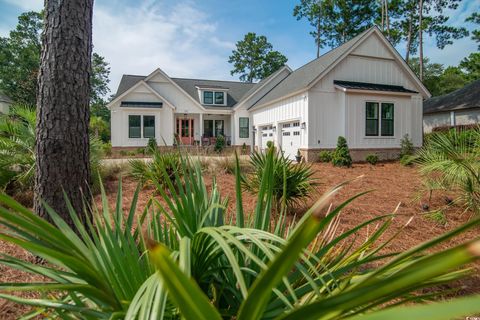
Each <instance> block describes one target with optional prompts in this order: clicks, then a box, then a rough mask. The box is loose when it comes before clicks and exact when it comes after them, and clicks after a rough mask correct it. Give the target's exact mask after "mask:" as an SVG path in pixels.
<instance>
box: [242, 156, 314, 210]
mask: <svg viewBox="0 0 480 320" xmlns="http://www.w3.org/2000/svg"><path fill="white" fill-rule="evenodd" d="M269 154H272V157H273V177H272V179H273V181H274V182H273V190H272V192H273V193H272V194H273V198H274V204H275V206H276V208H277V210H278V209H280V208H281V206H282V205H283V206H284V207H286V208H291V207H293V206H294V205H299V204H301V203H304V201H305V200H306V199H307V198H308V197H309V196H310V194H311V192H312V191H313V187H314V186H316V185H317V180H316V179H315V178H313V170H312V168H311V165H309V164H307V163H305V162H303V163H299V164H295V163H294V162H293V161H292V160H290V159H288V158H286V157H285V156H284V155H283V153H281V152H277V151H276V150H274V148H270V149H268V151H267V152H266V153H261V152H253V153H252V154H251V155H250V163H251V165H252V167H253V173H252V174H250V175H248V176H247V177H246V178H244V179H243V185H244V188H245V189H246V190H248V191H250V192H252V193H254V194H257V193H258V192H259V190H260V188H261V182H262V180H263V179H264V177H263V173H264V172H265V166H266V165H267V163H268V161H267V160H268V157H269Z"/></svg>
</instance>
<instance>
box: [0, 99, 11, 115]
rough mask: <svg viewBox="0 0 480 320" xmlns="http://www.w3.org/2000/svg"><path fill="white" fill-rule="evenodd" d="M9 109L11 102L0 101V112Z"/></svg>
mask: <svg viewBox="0 0 480 320" xmlns="http://www.w3.org/2000/svg"><path fill="white" fill-rule="evenodd" d="M9 109H10V104H9V103H7V102H3V101H0V113H8V110H9Z"/></svg>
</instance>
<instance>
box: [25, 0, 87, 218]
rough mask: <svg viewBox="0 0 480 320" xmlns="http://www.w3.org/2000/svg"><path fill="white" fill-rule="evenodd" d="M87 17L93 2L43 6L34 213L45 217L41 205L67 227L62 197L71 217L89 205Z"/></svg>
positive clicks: (79, 0)
mask: <svg viewBox="0 0 480 320" xmlns="http://www.w3.org/2000/svg"><path fill="white" fill-rule="evenodd" d="M92 11H93V0H63V1H56V0H46V1H45V30H44V33H43V37H42V51H41V64H40V72H39V83H38V89H39V90H38V97H37V109H38V116H37V128H36V146H35V152H36V175H35V201H34V207H35V211H36V213H37V214H38V215H40V216H42V217H48V214H47V212H46V210H45V207H44V205H43V203H42V200H43V201H45V202H46V203H48V204H49V205H50V206H51V207H52V208H53V209H54V210H56V211H57V213H58V214H60V215H61V216H62V217H63V219H65V221H67V223H68V224H70V225H71V226H72V227H74V224H73V223H72V220H71V217H70V215H69V214H68V209H67V207H66V204H65V199H64V196H63V192H65V194H66V196H67V197H68V198H69V199H70V201H71V204H72V206H73V209H75V210H76V212H77V213H81V212H84V204H85V202H84V200H86V203H87V204H88V203H89V199H88V195H89V189H90V181H91V180H90V178H91V175H90V165H89V135H88V130H89V120H90V113H89V102H90V92H91V91H90V78H91V59H92ZM84 197H86V198H87V199H84ZM80 219H84V220H85V219H87V218H86V216H85V215H83V214H81V215H80Z"/></svg>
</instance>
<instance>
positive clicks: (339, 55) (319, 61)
mask: <svg viewBox="0 0 480 320" xmlns="http://www.w3.org/2000/svg"><path fill="white" fill-rule="evenodd" d="M374 32H375V33H377V34H379V36H380V39H381V40H383V41H384V42H385V43H386V45H387V47H388V49H389V50H390V51H391V52H392V54H394V56H395V57H396V58H397V60H398V61H399V63H400V64H401V65H402V67H403V68H404V69H405V70H406V71H407V73H409V75H410V76H411V77H412V79H413V80H414V81H415V83H416V84H417V85H418V86H419V87H420V88H421V90H422V92H424V93H426V94H427V95H428V96H429V92H428V90H427V89H426V87H425V86H424V85H423V84H422V83H421V81H420V80H419V79H418V77H417V76H416V75H415V74H414V73H413V72H412V70H411V69H410V67H409V66H408V65H407V64H406V62H405V61H404V60H403V58H402V57H401V56H400V55H399V53H398V52H397V51H396V50H395V48H394V47H393V46H392V45H391V44H390V43H389V42H388V40H386V38H385V37H384V36H383V34H382V33H381V31H380V30H379V29H378V27H376V26H373V27H371V28H369V29H367V30H365V31H363V32H362V33H360V34H358V35H357V36H355V37H354V38H352V39H351V40H349V41H347V42H345V43H343V44H342V45H340V46H339V47H337V48H334V49H332V50H330V51H329V52H327V53H325V54H323V55H322V56H320V57H318V58H316V59H314V60H312V61H310V62H309V63H307V64H305V65H303V66H302V67H300V68H298V69H296V70H295V71H293V72H292V73H291V74H290V75H289V76H287V77H286V78H285V79H284V80H283V81H282V82H280V83H279V84H278V85H277V86H276V87H275V88H273V89H272V90H270V92H268V93H267V94H266V95H265V96H264V97H262V98H261V99H260V100H259V101H258V102H257V103H256V104H255V105H254V106H252V107H255V106H259V105H264V104H267V103H269V102H272V101H275V100H278V99H280V98H283V97H286V96H289V95H291V94H294V93H297V92H301V91H304V90H307V89H308V88H309V87H311V86H312V85H314V84H315V83H316V82H317V81H318V80H319V79H320V78H321V76H322V75H323V74H324V73H326V72H328V71H329V70H330V69H331V68H333V67H334V66H335V65H336V64H337V63H339V62H340V61H341V60H342V59H343V58H344V57H346V56H347V55H348V54H349V53H350V52H351V51H353V50H354V48H355V47H357V45H359V44H360V43H361V42H362V41H363V40H364V39H366V38H368V36H369V35H370V34H372V33H374Z"/></svg>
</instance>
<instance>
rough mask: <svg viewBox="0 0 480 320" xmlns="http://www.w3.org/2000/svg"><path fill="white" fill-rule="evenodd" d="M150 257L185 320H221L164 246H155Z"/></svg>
mask: <svg viewBox="0 0 480 320" xmlns="http://www.w3.org/2000/svg"><path fill="white" fill-rule="evenodd" d="M150 256H151V258H152V261H153V263H154V264H155V266H156V267H157V269H158V274H159V275H160V277H161V278H162V281H163V283H164V285H165V287H166V288H167V290H168V293H169V296H170V297H171V298H172V300H173V302H174V303H175V304H176V305H177V307H178V308H179V309H180V312H181V313H182V314H183V316H184V317H185V318H186V319H198V320H216V319H217V320H221V319H222V317H221V316H220V314H219V313H218V311H217V310H216V309H215V308H214V307H213V305H212V304H211V303H210V301H209V300H208V298H207V296H205V294H204V293H203V292H202V290H201V289H200V288H199V287H198V285H197V284H196V283H195V282H194V281H192V280H191V279H189V278H188V277H187V276H186V275H185V274H184V273H183V272H182V271H181V270H180V268H179V267H178V266H177V265H176V263H175V262H174V261H173V260H172V258H170V252H169V250H168V249H167V248H166V247H165V246H163V245H161V244H157V245H155V246H154V247H153V248H151V249H150Z"/></svg>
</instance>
